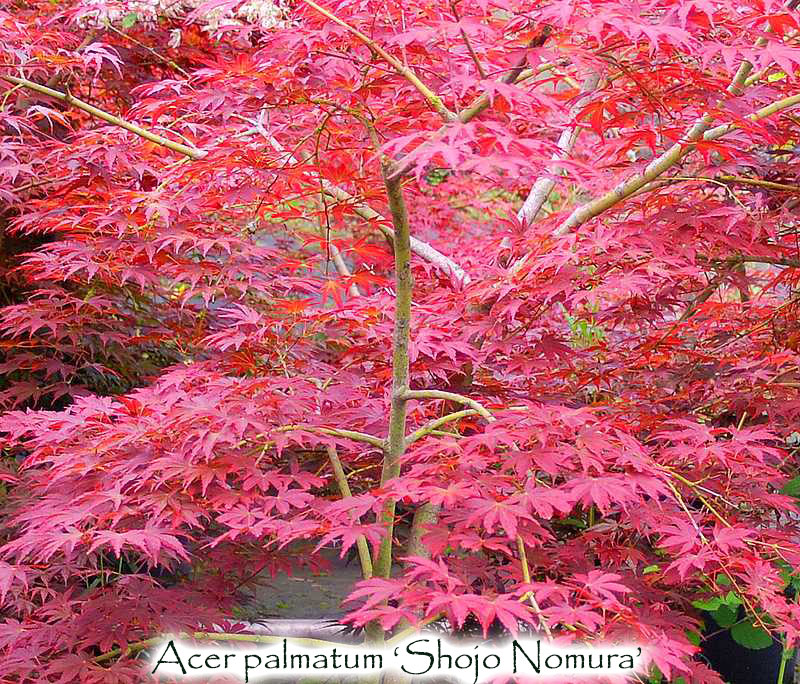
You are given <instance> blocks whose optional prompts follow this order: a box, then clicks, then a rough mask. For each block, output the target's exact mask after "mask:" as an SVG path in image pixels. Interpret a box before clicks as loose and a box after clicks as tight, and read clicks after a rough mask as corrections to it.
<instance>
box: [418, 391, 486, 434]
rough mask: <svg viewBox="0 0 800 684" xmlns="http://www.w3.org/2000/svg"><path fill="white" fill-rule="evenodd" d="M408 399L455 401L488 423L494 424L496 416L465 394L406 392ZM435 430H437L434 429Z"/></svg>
mask: <svg viewBox="0 0 800 684" xmlns="http://www.w3.org/2000/svg"><path fill="white" fill-rule="evenodd" d="M403 396H404V397H405V398H406V399H444V400H445V401H455V402H457V403H459V404H465V405H466V406H469V407H470V408H472V409H473V410H474V411H475V412H476V413H477V414H479V415H480V416H481V417H483V418H485V419H486V420H487V421H488V422H490V423H492V422H494V420H495V418H494V416H493V415H492V414H491V413H489V411H487V410H486V409H485V408H484V407H483V405H482V404H481V403H480V402H477V401H475V400H474V399H470V398H469V397H465V396H464V395H463V394H456V393H455V392H442V391H441V390H406V392H405V393H404V394H403ZM434 429H435V428H434Z"/></svg>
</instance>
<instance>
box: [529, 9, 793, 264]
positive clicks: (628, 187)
mask: <svg viewBox="0 0 800 684" xmlns="http://www.w3.org/2000/svg"><path fill="white" fill-rule="evenodd" d="M794 2H795V0H792V2H791V3H789V4H790V6H793V4H794ZM764 32H765V33H770V32H772V29H771V27H769V26H768V27H766V28H765V29H764ZM766 44H767V38H766V37H764V36H762V37H760V38H759V39H758V40H757V41H756V43H755V46H756V47H757V48H760V47H764V46H765V45H766ZM752 70H753V65H752V63H751V62H749V61H748V60H744V61H742V63H741V64H740V65H739V68H738V70H737V71H736V74H735V75H734V77H733V79H731V82H730V84H729V85H728V87H727V89H726V90H727V92H728V93H730V94H731V95H740V94H741V92H742V89H743V87H744V85H745V83H746V81H747V77H748V76H749V75H750V73H751V72H752ZM786 99H790V98H786ZM721 102H722V100H720V103H721ZM775 104H777V103H775ZM773 106H774V105H770V107H773ZM786 106H791V105H786ZM765 109H767V108H765ZM761 111H762V110H759V112H761ZM775 111H778V109H775V110H772V111H771V112H770V113H774V112H775ZM751 116H752V115H751ZM764 116H769V114H764V115H762V116H759V117H757V118H763V117H764ZM711 123H712V116H711V114H710V113H706V114H704V115H703V116H702V117H700V118H699V119H697V120H696V121H695V123H694V124H693V125H692V126H691V127H690V128H689V129H688V130H687V131H686V133H685V134H684V140H683V141H680V142H677V143H675V144H674V145H672V147H670V148H669V149H668V150H667V151H666V152H664V153H663V154H661V155H660V156H659V157H657V158H655V159H654V160H653V161H651V162H650V163H649V164H648V165H647V167H646V168H645V170H644V171H643V172H642V173H638V174H635V175H633V176H631V177H630V178H628V179H627V180H625V181H623V182H622V183H620V184H619V185H617V186H616V187H615V188H614V189H613V190H611V191H609V192H607V193H606V194H605V195H603V196H602V197H598V198H597V199H595V200H593V201H591V202H589V203H587V204H584V205H582V206H580V207H577V208H576V209H575V211H573V212H572V213H571V214H570V215H569V216H568V217H567V218H566V219H565V220H564V221H563V222H562V223H561V225H559V226H558V228H556V230H555V235H563V234H565V233H567V232H568V231H570V230H572V229H573V228H577V227H578V226H580V225H582V224H584V223H586V221H588V220H590V219H592V218H594V217H595V216H599V215H600V214H602V213H603V212H605V211H607V210H608V209H610V208H611V207H613V206H615V205H616V204H619V203H620V202H622V201H623V200H625V199H627V198H628V197H630V196H631V195H632V194H633V193H635V192H636V191H638V190H640V189H641V188H643V187H644V186H645V185H647V184H648V183H650V182H651V181H653V180H655V179H656V178H658V177H659V176H660V175H662V174H663V173H664V172H665V171H666V170H667V169H669V168H670V167H671V166H673V165H675V164H676V163H678V161H680V160H681V159H682V158H683V157H684V156H685V155H686V154H688V153H689V152H691V151H692V150H693V149H694V143H695V142H697V141H698V140H701V139H703V138H705V139H706V140H716V139H717V138H719V137H721V136H723V135H725V134H726V133H728V132H730V131H731V130H733V129H734V128H735V127H736V126H735V124H725V125H724V126H717V128H713V129H711V130H709V127H710V126H711ZM708 136H711V137H708ZM521 265H522V264H521V262H517V265H516V267H515V268H519V267H520V266H521Z"/></svg>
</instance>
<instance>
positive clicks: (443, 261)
mask: <svg viewBox="0 0 800 684" xmlns="http://www.w3.org/2000/svg"><path fill="white" fill-rule="evenodd" d="M254 132H260V133H261V134H262V135H264V136H265V137H266V138H267V140H269V142H270V145H272V147H273V149H275V151H276V152H280V153H282V154H286V155H288V159H289V161H290V162H292V163H295V164H299V163H300V162H299V161H298V160H297V158H296V157H295V156H294V155H292V154H291V153H290V152H287V151H286V150H285V149H284V147H283V145H281V144H280V143H279V142H278V141H277V140H276V139H275V137H274V136H271V135H269V134H268V133H267V132H266V131H265V130H264V129H263V128H260V127H257V128H255V129H254ZM308 173H309V174H311V175H315V176H317V178H318V179H319V182H320V184H321V186H322V189H323V191H324V192H325V193H326V194H327V195H328V196H329V197H332V198H333V199H335V200H337V201H339V202H343V203H347V204H350V205H352V207H353V211H354V212H355V213H356V214H358V215H359V216H360V217H361V218H363V219H365V220H367V221H370V222H375V223H376V224H377V226H378V229H379V230H380V231H381V232H382V233H383V234H384V235H386V237H388V238H390V239H392V240H394V231H393V230H392V229H391V228H389V226H387V225H386V224H387V222H388V221H387V219H386V218H384V217H383V216H382V215H381V214H379V213H378V212H377V211H375V210H374V209H373V208H372V207H370V206H369V205H368V204H366V203H365V202H361V201H359V200H358V199H356V198H355V197H353V196H352V195H351V194H350V193H349V192H347V191H346V190H343V189H342V188H340V187H338V186H336V185H334V184H333V183H331V182H330V181H329V180H328V179H327V178H322V177H321V176H320V175H319V173H318V172H316V171H308ZM411 251H412V252H414V254H416V255H417V256H420V257H422V258H423V259H425V260H426V261H428V262H429V263H431V264H433V265H434V266H436V267H437V268H439V269H441V270H442V271H444V272H445V273H446V274H447V275H449V276H450V277H451V278H453V280H455V281H456V282H461V283H463V284H465V285H467V284H469V282H470V280H471V279H470V277H469V274H468V273H467V272H466V271H465V270H464V269H463V268H461V267H460V266H459V265H458V264H457V263H456V262H455V261H453V260H452V259H451V258H450V257H447V256H445V255H444V254H442V253H441V252H439V251H438V250H436V249H435V248H433V247H431V246H430V245H429V244H428V243H427V242H422V240H418V239H417V238H415V237H413V236H412V237H411Z"/></svg>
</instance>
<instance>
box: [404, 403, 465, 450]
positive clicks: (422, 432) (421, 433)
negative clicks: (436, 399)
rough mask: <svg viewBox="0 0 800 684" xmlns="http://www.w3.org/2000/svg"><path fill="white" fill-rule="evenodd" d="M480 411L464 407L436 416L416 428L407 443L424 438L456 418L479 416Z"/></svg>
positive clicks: (407, 438)
mask: <svg viewBox="0 0 800 684" xmlns="http://www.w3.org/2000/svg"><path fill="white" fill-rule="evenodd" d="M477 415H478V412H477V411H476V410H475V409H464V410H463V411H456V412H454V413H448V414H447V415H446V416H442V417H441V418H435V419H434V420H431V421H429V422H427V423H425V425H423V426H422V427H421V428H418V429H417V430H414V432H412V433H411V434H410V435H408V437H406V444H413V443H414V442H416V441H417V440H420V439H422V438H423V437H425V436H427V435H430V434H432V433H434V432H436V431H437V430H438V428H440V427H441V426H442V425H446V424H447V423H452V422H453V421H455V420H459V419H461V418H465V417H467V416H477Z"/></svg>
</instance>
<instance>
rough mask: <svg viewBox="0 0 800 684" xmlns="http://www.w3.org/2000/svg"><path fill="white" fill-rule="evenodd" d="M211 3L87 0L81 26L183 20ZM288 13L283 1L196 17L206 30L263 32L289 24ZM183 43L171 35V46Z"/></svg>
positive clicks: (252, 1)
mask: <svg viewBox="0 0 800 684" xmlns="http://www.w3.org/2000/svg"><path fill="white" fill-rule="evenodd" d="M205 4H208V0H120V1H118V2H113V1H111V2H107V1H104V0H100V1H93V0H87V1H86V2H83V3H81V11H80V13H79V15H78V19H77V21H78V25H79V26H80V27H81V28H85V29H88V28H101V27H102V26H105V25H108V24H112V25H116V26H119V25H121V26H122V28H130V27H131V26H133V25H135V24H138V23H143V24H148V23H149V24H152V23H155V22H157V21H158V20H159V19H161V18H166V19H180V18H184V17H186V16H188V15H189V14H190V13H193V12H195V11H196V10H197V9H198V8H200V7H202V6H203V5H205ZM287 17H288V10H287V7H286V5H285V4H284V0H246V2H243V3H240V4H237V5H235V6H233V7H231V6H230V5H229V4H223V5H221V6H216V7H212V8H211V9H209V10H208V11H205V12H202V13H201V15H200V16H197V17H195V21H197V22H198V23H199V24H200V25H201V26H202V28H203V30H205V31H209V32H212V31H215V30H217V29H218V28H219V27H220V26H226V25H234V26H242V25H245V24H251V25H256V26H258V27H259V28H261V29H271V28H280V27H281V26H284V25H285V24H286V22H287ZM175 42H178V43H179V42H180V34H178V35H177V36H176V35H173V36H171V43H173V44H174V43H175Z"/></svg>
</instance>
